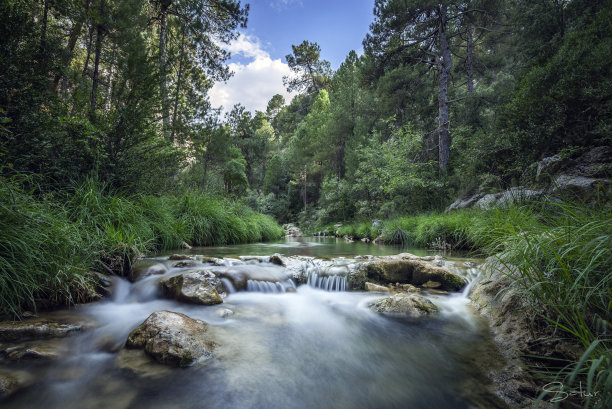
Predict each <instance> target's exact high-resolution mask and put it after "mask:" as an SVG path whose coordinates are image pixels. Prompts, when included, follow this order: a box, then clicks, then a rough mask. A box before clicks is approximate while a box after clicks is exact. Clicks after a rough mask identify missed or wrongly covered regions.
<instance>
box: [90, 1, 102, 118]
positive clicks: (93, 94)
mask: <svg viewBox="0 0 612 409" xmlns="http://www.w3.org/2000/svg"><path fill="white" fill-rule="evenodd" d="M103 16H104V0H100V15H99V16H98V22H97V24H96V49H95V54H94V55H95V57H94V72H93V77H92V83H91V95H90V106H89V109H90V113H89V116H90V118H91V119H92V120H94V119H95V116H96V106H97V93H98V83H99V76H100V55H101V54H102V37H103V36H104V24H103V23H102V18H103Z"/></svg>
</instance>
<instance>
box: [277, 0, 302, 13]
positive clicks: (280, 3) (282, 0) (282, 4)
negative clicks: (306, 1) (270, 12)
mask: <svg viewBox="0 0 612 409" xmlns="http://www.w3.org/2000/svg"><path fill="white" fill-rule="evenodd" d="M292 4H295V5H297V6H301V5H302V0H272V1H271V2H270V7H272V8H275V9H277V10H279V11H282V10H283V9H286V8H288V7H289V6H291V5H292Z"/></svg>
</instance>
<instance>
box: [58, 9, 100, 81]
mask: <svg viewBox="0 0 612 409" xmlns="http://www.w3.org/2000/svg"><path fill="white" fill-rule="evenodd" d="M90 3H91V1H90V0H85V4H84V6H85V11H84V12H83V18H81V19H79V20H77V21H75V22H74V24H73V25H72V28H71V29H70V34H69V35H68V46H67V50H68V53H67V54H66V58H65V60H64V65H65V66H66V67H68V66H69V65H70V63H71V62H72V57H73V56H74V54H73V53H74V47H75V46H76V43H77V41H78V40H79V37H80V35H81V31H82V30H83V21H84V20H85V18H86V17H87V13H88V12H89V4H90ZM87 51H88V52H89V49H88V50H87ZM87 59H89V53H88V54H87ZM87 63H89V61H87ZM62 77H63V83H62V91H64V90H65V87H66V84H65V81H66V76H65V75H64V76H62V75H59V74H58V75H56V76H55V78H54V79H53V88H54V89H55V92H56V93H57V92H58V90H59V82H60V80H61V79H62Z"/></svg>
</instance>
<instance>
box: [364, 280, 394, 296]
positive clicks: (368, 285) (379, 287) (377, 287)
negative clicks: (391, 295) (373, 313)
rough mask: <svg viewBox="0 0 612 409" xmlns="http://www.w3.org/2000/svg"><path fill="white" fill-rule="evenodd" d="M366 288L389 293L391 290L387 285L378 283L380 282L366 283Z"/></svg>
mask: <svg viewBox="0 0 612 409" xmlns="http://www.w3.org/2000/svg"><path fill="white" fill-rule="evenodd" d="M365 289H366V291H376V292H379V293H388V292H389V291H390V290H389V288H388V287H385V286H384V285H378V284H374V283H368V282H366V283H365Z"/></svg>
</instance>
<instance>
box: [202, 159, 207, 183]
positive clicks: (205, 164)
mask: <svg viewBox="0 0 612 409" xmlns="http://www.w3.org/2000/svg"><path fill="white" fill-rule="evenodd" d="M207 176H208V154H204V174H203V175H202V190H206V178H207Z"/></svg>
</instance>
